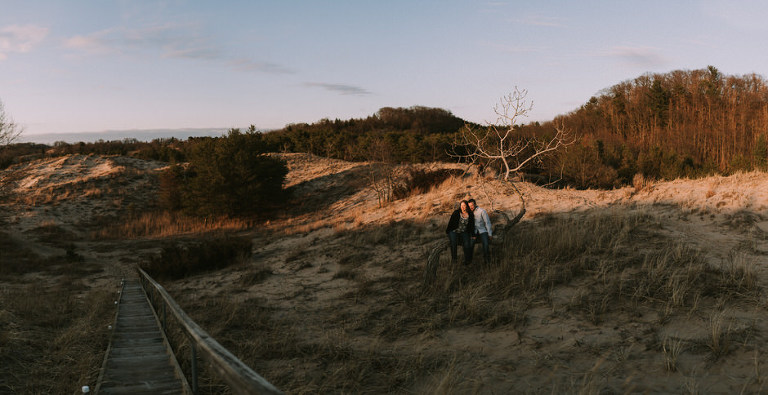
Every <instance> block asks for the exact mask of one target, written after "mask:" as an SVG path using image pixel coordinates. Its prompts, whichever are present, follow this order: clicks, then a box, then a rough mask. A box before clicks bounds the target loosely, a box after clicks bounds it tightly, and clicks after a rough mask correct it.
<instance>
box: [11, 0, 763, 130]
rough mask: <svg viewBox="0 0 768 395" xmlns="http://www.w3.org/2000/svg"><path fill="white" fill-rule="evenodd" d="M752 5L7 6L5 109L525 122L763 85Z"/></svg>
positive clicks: (225, 119)
mask: <svg viewBox="0 0 768 395" xmlns="http://www.w3.org/2000/svg"><path fill="white" fill-rule="evenodd" d="M766 4H768V2H762V1H674V0H663V1H530V0H528V1H459V0H445V1H436V0H435V1H418V0H389V1H382V0H377V1H366V0H356V1H352V0H348V1H333V0H325V1H298V0H297V1H291V0H279V1H278V0H275V1H270V0H253V1H245V0H243V1H215V2H214V1H190V0H165V1H144V0H124V1H107V0H92V1H78V0H69V1H63V0H56V1H54V0H47V1H44V0H18V1H17V0H0V100H2V102H3V104H4V105H5V109H6V112H7V113H8V114H9V115H10V116H11V117H12V118H13V119H14V120H15V121H16V122H17V123H19V124H21V125H23V126H24V128H25V130H26V132H25V133H26V134H28V135H30V134H39V133H72V132H97V131H104V130H126V129H176V128H230V127H240V128H245V127H247V126H248V125H251V124H253V125H255V126H256V127H258V128H262V129H267V128H280V127H283V126H285V125H286V124H288V123H297V122H310V123H311V122H315V121H318V120H320V119H322V118H330V119H335V118H340V119H348V118H361V117H366V116H368V115H371V114H373V113H375V112H376V111H377V110H378V109H379V108H381V107H385V106H389V107H410V106H413V105H423V106H429V107H440V108H445V109H447V110H450V111H452V112H453V113H454V114H455V115H457V116H459V117H462V118H464V119H466V120H469V121H474V122H479V123H484V122H485V121H493V120H495V118H494V116H493V106H494V104H495V103H497V102H498V100H499V98H500V97H501V96H503V95H505V94H507V93H509V92H511V91H512V90H513V89H514V87H515V86H518V87H520V88H523V89H527V90H528V92H529V93H528V97H529V99H531V100H532V101H533V103H534V109H533V111H532V113H531V116H530V117H529V118H528V119H527V120H524V121H536V120H538V121H545V120H550V119H552V118H553V117H554V116H555V115H558V114H564V113H567V112H569V111H572V110H575V109H576V108H578V106H579V105H581V104H583V103H584V102H586V101H587V100H588V99H589V98H590V96H593V95H595V94H597V93H598V92H599V91H600V90H602V89H604V88H608V87H610V86H612V85H614V84H616V83H619V82H621V81H624V80H629V79H633V78H635V77H637V76H639V75H642V74H644V73H646V72H668V71H672V70H676V69H699V68H705V67H706V66H707V65H713V66H715V67H717V68H719V69H720V70H721V71H722V72H723V73H726V74H735V75H742V74H749V73H757V74H760V75H762V76H766V75H767V74H768V45H767V44H766V42H767V41H766V38H768V23H765V22H764V19H765V16H766V15H768V5H766Z"/></svg>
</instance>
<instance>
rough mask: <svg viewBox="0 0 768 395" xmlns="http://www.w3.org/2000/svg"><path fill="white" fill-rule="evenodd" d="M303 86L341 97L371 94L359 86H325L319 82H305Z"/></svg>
mask: <svg viewBox="0 0 768 395" xmlns="http://www.w3.org/2000/svg"><path fill="white" fill-rule="evenodd" d="M304 85H306V86H309V87H315V88H322V89H326V90H329V91H332V92H337V93H340V94H342V95H358V96H362V95H370V94H371V92H369V91H368V90H366V89H363V88H361V87H359V86H354V85H346V84H326V83H321V82H307V83H305V84H304Z"/></svg>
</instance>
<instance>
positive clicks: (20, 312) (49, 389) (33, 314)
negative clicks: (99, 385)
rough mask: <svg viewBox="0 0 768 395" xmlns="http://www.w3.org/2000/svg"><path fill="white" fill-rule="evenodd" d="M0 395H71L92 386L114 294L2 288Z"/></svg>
mask: <svg viewBox="0 0 768 395" xmlns="http://www.w3.org/2000/svg"><path fill="white" fill-rule="evenodd" d="M1 292H2V297H1V298H0V327H2V328H3V330H2V331H0V377H2V378H3V379H2V380H0V393H29V394H35V393H46V394H47V393H75V392H77V391H79V389H80V387H81V386H83V385H90V386H94V385H95V384H96V378H97V377H98V374H99V369H100V367H101V362H102V360H103V356H104V350H106V347H107V343H108V340H109V338H108V336H109V332H108V330H107V324H108V323H110V322H111V320H112V319H113V318H114V304H113V300H114V295H113V293H112V292H110V291H107V290H102V289H88V287H85V286H83V284H82V283H80V282H78V281H75V282H72V281H71V280H67V281H62V282H60V283H57V284H55V285H53V286H48V287H45V288H44V289H42V290H41V287H40V285H39V284H27V285H18V286H13V287H7V288H4V289H2V291H1Z"/></svg>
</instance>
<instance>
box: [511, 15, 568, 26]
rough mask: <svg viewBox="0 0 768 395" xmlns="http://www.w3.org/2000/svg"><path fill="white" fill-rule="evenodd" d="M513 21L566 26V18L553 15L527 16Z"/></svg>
mask: <svg viewBox="0 0 768 395" xmlns="http://www.w3.org/2000/svg"><path fill="white" fill-rule="evenodd" d="M513 21H514V22H517V23H520V24H522V25H528V26H542V27H566V25H565V19H564V18H558V17H551V16H527V17H523V18H517V19H513Z"/></svg>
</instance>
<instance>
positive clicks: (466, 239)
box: [448, 231, 474, 265]
mask: <svg viewBox="0 0 768 395" xmlns="http://www.w3.org/2000/svg"><path fill="white" fill-rule="evenodd" d="M459 238H461V246H462V248H463V249H464V264H465V265H468V264H470V263H471V262H472V252H473V250H474V245H473V244H472V238H471V237H470V236H469V233H467V232H463V233H456V232H453V231H451V232H448V239H449V240H450V241H451V259H452V260H453V261H454V262H456V259H457V252H458V251H457V250H458V249H459Z"/></svg>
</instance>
